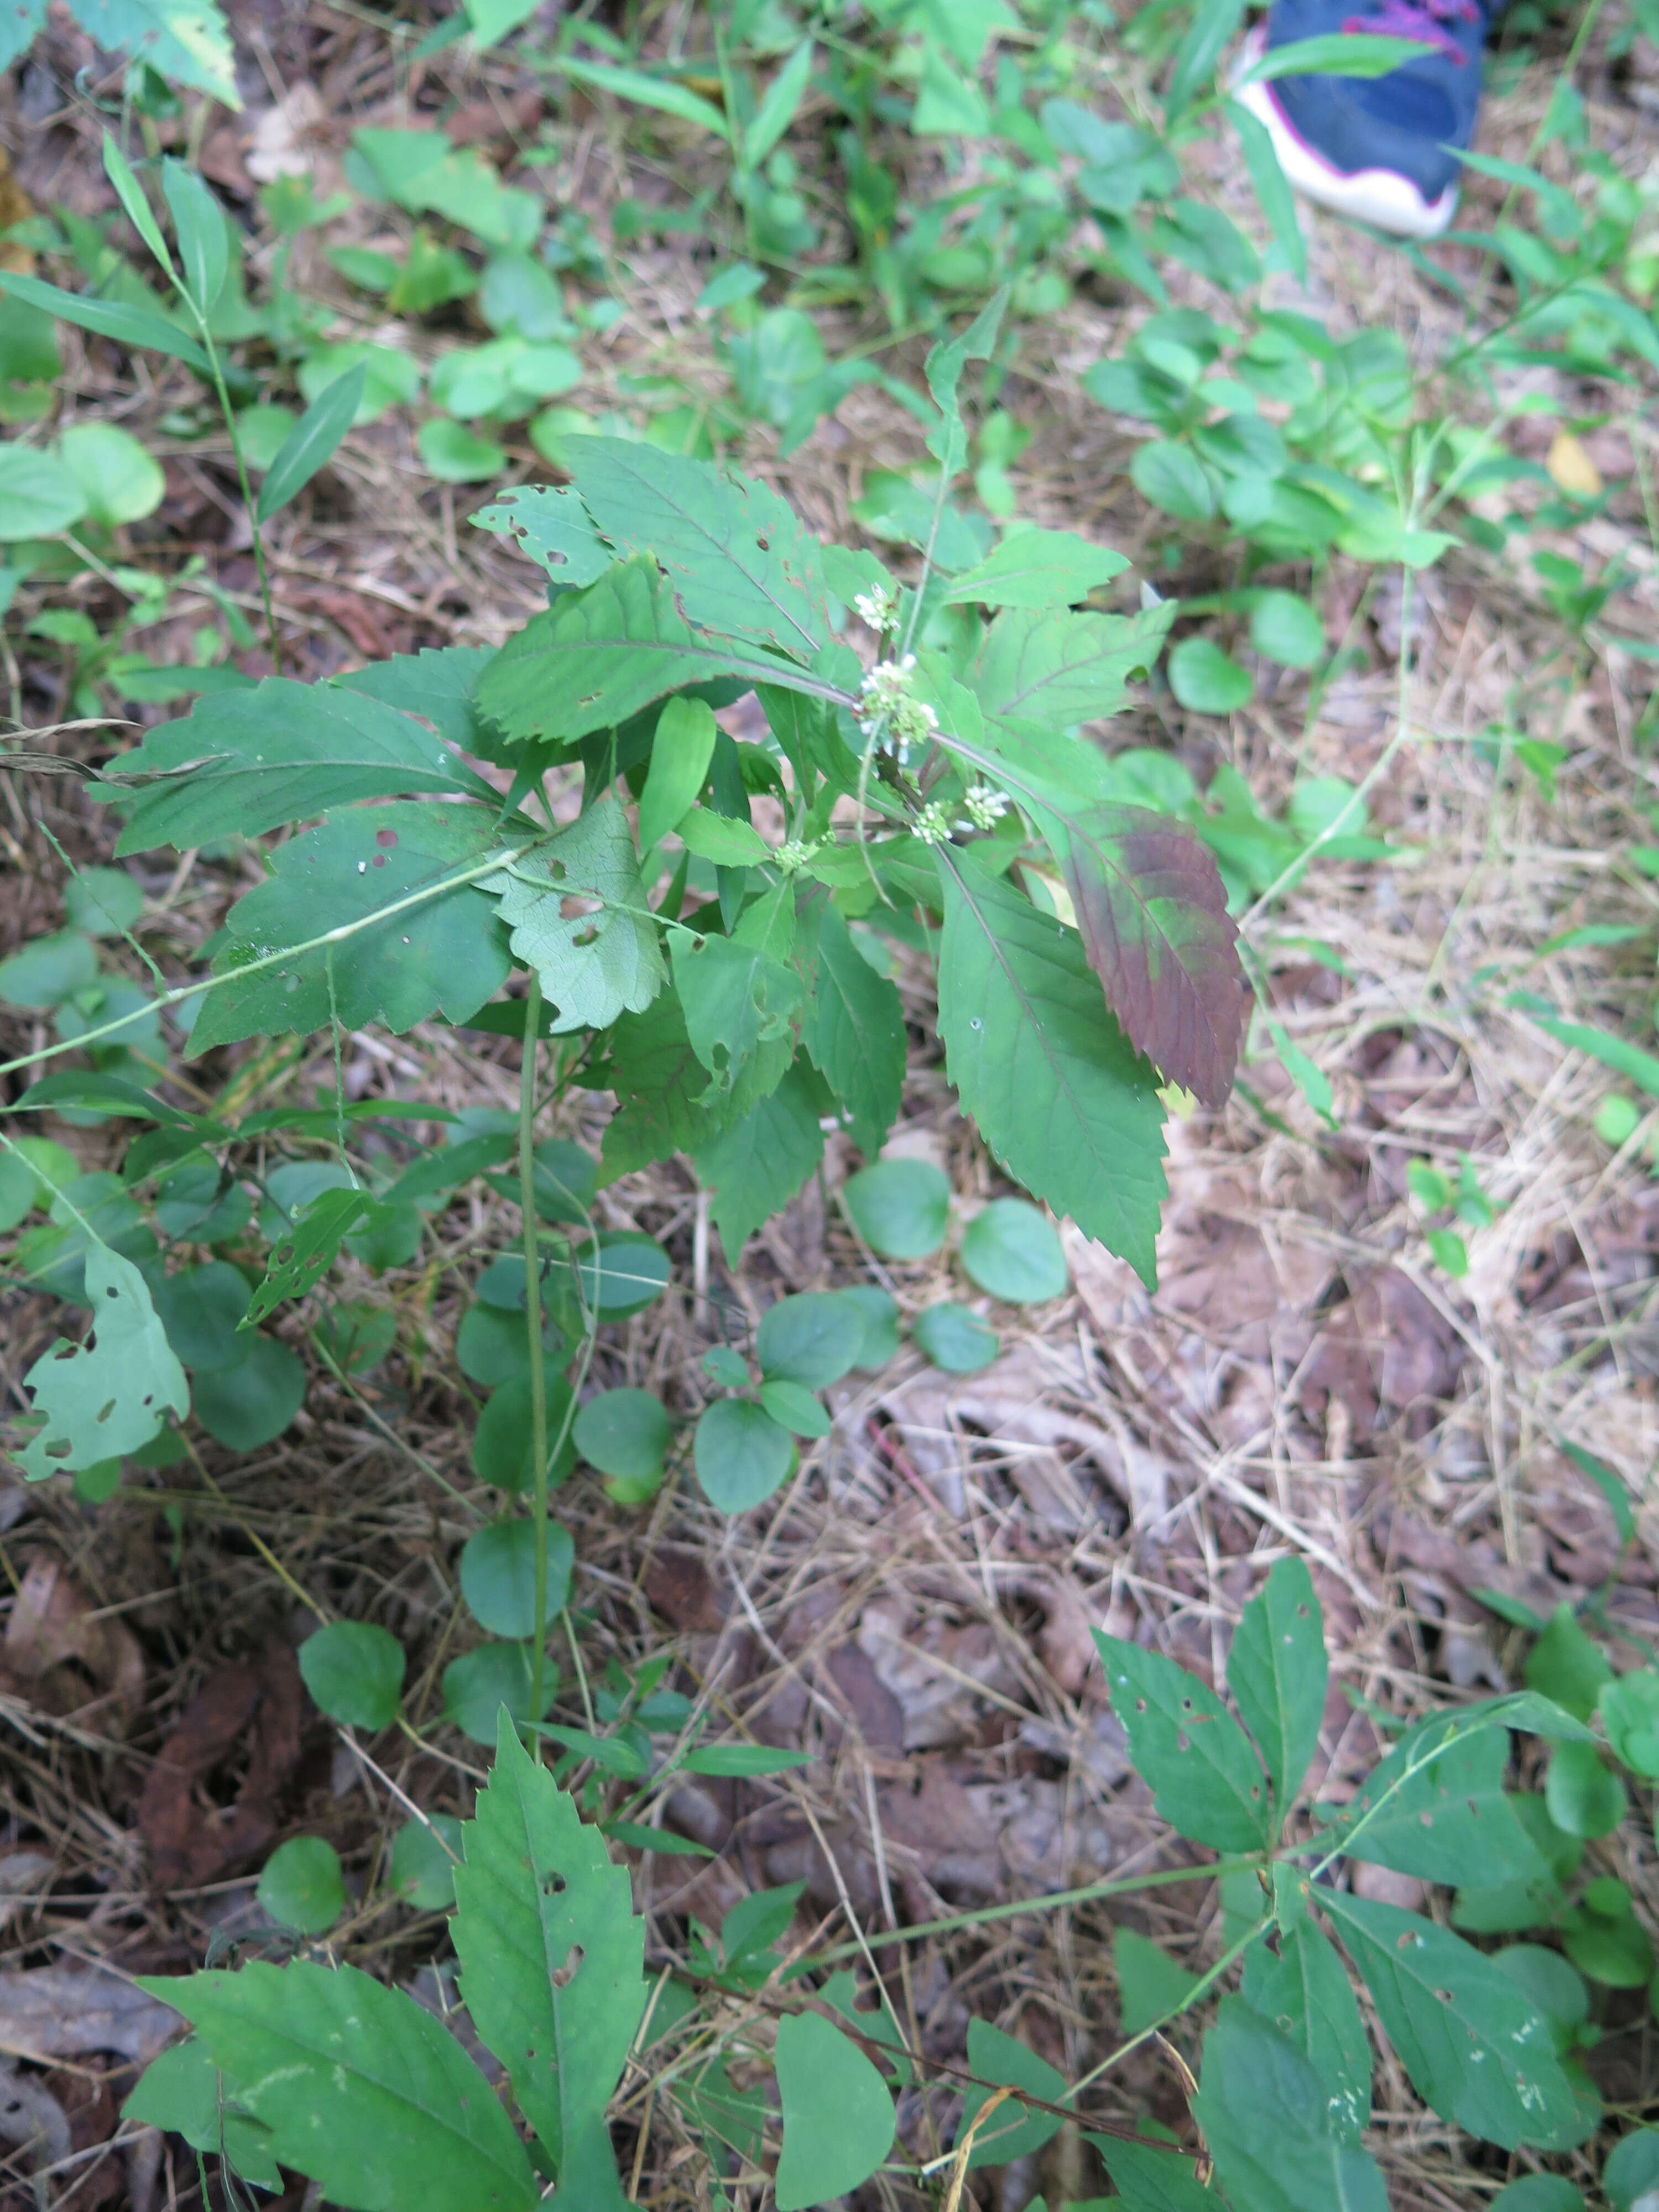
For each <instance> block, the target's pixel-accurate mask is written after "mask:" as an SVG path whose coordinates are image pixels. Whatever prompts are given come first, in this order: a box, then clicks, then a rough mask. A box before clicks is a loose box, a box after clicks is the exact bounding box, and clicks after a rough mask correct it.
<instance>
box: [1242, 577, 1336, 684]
mask: <svg viewBox="0 0 1659 2212" xmlns="http://www.w3.org/2000/svg"><path fill="white" fill-rule="evenodd" d="M1250 643H1251V644H1252V645H1253V646H1254V647H1255V649H1256V651H1257V652H1258V653H1260V654H1261V658H1262V659H1264V660H1276V661H1277V662H1278V663H1279V666H1280V667H1281V668H1311V667H1312V666H1313V665H1314V663H1315V662H1316V660H1317V659H1319V658H1320V656H1321V654H1322V653H1323V652H1324V650H1325V626H1324V624H1323V623H1322V622H1321V621H1320V619H1319V616H1318V614H1317V612H1316V610H1315V609H1314V608H1313V607H1312V606H1311V605H1310V603H1309V602H1308V601H1307V600H1306V599H1301V598H1298V596H1297V593H1296V592H1263V593H1262V594H1261V598H1260V599H1258V600H1257V601H1256V603H1255V606H1254V607H1253V608H1252V609H1251V610H1250Z"/></svg>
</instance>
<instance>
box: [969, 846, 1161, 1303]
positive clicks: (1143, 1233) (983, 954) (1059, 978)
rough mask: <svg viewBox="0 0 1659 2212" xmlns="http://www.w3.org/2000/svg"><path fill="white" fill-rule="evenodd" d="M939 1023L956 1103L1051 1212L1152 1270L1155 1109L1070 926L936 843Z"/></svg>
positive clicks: (1143, 1074) (1148, 1077)
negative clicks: (941, 920) (940, 929)
mask: <svg viewBox="0 0 1659 2212" xmlns="http://www.w3.org/2000/svg"><path fill="white" fill-rule="evenodd" d="M940 857H941V860H942V861H943V863H944V865H943V866H942V868H941V880H942V882H943V884H944V895H945V931H944V936H943V939H942V941H941V945H940V948H939V1030H940V1032H941V1034H942V1035H943V1036H944V1039H945V1064H946V1069H947V1072H948V1073H949V1075H950V1078H951V1082H952V1083H953V1084H955V1085H956V1087H957V1091H959V1092H960V1094H961V1097H962V1101H963V1105H964V1107H965V1108H966V1109H967V1110H968V1111H969V1113H970V1114H971V1115H973V1117H974V1119H975V1121H976V1122H977V1123H978V1125H979V1128H980V1132H981V1135H982V1136H983V1137H984V1139H985V1140H986V1142H987V1144H988V1145H989V1146H990V1147H991V1150H992V1152H994V1153H995V1155H996V1157H997V1158H998V1159H1000V1161H1001V1162H1002V1163H1003V1164H1004V1165H1005V1166H1006V1168H1008V1169H1009V1170H1010V1171H1011V1172H1012V1174H1013V1175H1014V1176H1017V1177H1018V1180H1019V1181H1020V1182H1023V1183H1024V1186H1025V1188H1027V1189H1028V1190H1029V1191H1030V1192H1031V1193H1033V1194H1034V1195H1035V1196H1036V1197H1039V1198H1043V1199H1046V1200H1048V1203H1049V1205H1050V1206H1053V1208H1054V1212H1056V1213H1062V1214H1070V1215H1071V1217H1072V1218H1073V1220H1074V1221H1075V1222H1076V1223H1077V1225H1078V1226H1079V1229H1081V1230H1082V1231H1083V1232H1084V1234H1085V1236H1089V1237H1095V1238H1096V1239H1097V1241H1098V1242H1099V1243H1103V1244H1104V1245H1105V1246H1106V1248H1107V1249H1108V1250H1109V1251H1111V1252H1115V1253H1116V1254H1117V1255H1119V1256H1120V1257H1121V1258H1122V1259H1126V1260H1127V1261H1129V1262H1130V1264H1131V1265H1132V1266H1133V1267H1134V1269H1135V1271H1136V1273H1138V1274H1139V1276H1140V1277H1141V1279H1142V1280H1143V1281H1145V1282H1146V1284H1147V1285H1149V1286H1150V1285H1152V1284H1153V1283H1154V1282H1155V1281H1156V1279H1157V1261H1156V1257H1155V1250H1154V1247H1155V1243H1156V1239H1157V1236H1158V1209H1159V1206H1160V1205H1161V1203H1162V1201H1163V1200H1164V1196H1165V1194H1166V1189H1167V1186H1166V1185H1165V1182H1164V1170H1163V1158H1164V1143H1163V1118H1164V1117H1163V1109H1162V1108H1161V1106H1160V1105H1159V1103H1158V1095H1157V1087H1156V1084H1155V1082H1154V1079H1153V1078H1152V1073H1151V1071H1150V1070H1149V1069H1148V1068H1147V1067H1146V1064H1145V1063H1144V1062H1143V1061H1141V1060H1139V1059H1137V1057H1136V1056H1135V1054H1133V1052H1132V1051H1131V1049H1130V1048H1129V1046H1128V1044H1127V1042H1125V1040H1124V1039H1123V1037H1122V1036H1121V1032H1120V1031H1119V1030H1118V1029H1117V1027H1116V1024H1115V1023H1114V1022H1113V1020H1112V1018H1111V1016H1110V1015H1109V1013H1108V1012H1107V1011H1106V1006H1105V1002H1104V1000H1103V997H1102V995H1101V989H1100V985H1099V983H1098V981H1097V980H1096V978H1095V977H1094V975H1092V974H1091V972H1090V969H1089V966H1088V963H1087V962H1086V960H1085V957H1084V952H1083V947H1082V944H1081V942H1080V940H1079V938H1078V935H1077V933H1076V932H1075V931H1074V930H1070V929H1066V928H1065V927H1063V926H1062V925H1061V924H1060V922H1058V921H1054V919H1053V918H1052V917H1051V916H1050V915H1043V914H1039V913H1038V912H1037V910H1036V908H1035V907H1033V906H1032V905H1031V903H1030V901H1029V900H1027V899H1024V898H1022V897H1021V896H1020V895H1019V894H1018V892H1017V891H1015V890H1012V889H1011V888H1010V886H1009V885H1008V884H1006V883H1004V882H1002V881H1000V879H998V878H996V877H994V876H992V875H990V874H989V873H987V872H986V871H985V870H984V869H983V868H982V867H981V866H980V865H979V863H978V862H977V861H975V860H974V859H973V857H972V856H971V854H969V853H968V852H966V851H963V850H962V849H960V848H957V849H951V848H941V855H940Z"/></svg>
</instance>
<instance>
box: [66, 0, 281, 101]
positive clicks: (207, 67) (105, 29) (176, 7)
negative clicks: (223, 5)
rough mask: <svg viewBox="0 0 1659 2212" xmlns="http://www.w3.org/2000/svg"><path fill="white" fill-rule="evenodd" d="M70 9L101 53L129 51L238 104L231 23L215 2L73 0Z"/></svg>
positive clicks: (163, 72)
mask: <svg viewBox="0 0 1659 2212" xmlns="http://www.w3.org/2000/svg"><path fill="white" fill-rule="evenodd" d="M71 12H72V13H73V15H74V16H75V20H76V22H77V23H79V25H80V26H81V28H82V30H83V31H84V32H85V33H87V35H88V38H89V39H90V40H92V42H93V44H94V46H97V47H99V48H100V50H101V51H102V52H105V53H118V54H131V56H132V58H134V60H136V61H144V62H148V63H149V65H150V67H151V68H152V69H153V70H155V73H156V75H157V76H163V77H167V78H168V79H169V80H170V81H171V82H173V83H174V84H187V85H190V86H191V87H192V88H194V89H195V90H196V91H197V92H205V93H210V94H212V96H213V98H214V99H215V100H219V101H221V102H222V104H223V105H224V106H226V107H235V108H240V106H241V104H242V103H241V100H240V97H239V96H238V94H237V90H236V58H235V54H234V51H233V49H232V46H231V41H230V26H229V24H228V22H227V21H226V20H225V16H224V14H223V11H222V9H220V8H218V7H217V6H216V4H215V0H75V4H74V7H73V9H72V11H71Z"/></svg>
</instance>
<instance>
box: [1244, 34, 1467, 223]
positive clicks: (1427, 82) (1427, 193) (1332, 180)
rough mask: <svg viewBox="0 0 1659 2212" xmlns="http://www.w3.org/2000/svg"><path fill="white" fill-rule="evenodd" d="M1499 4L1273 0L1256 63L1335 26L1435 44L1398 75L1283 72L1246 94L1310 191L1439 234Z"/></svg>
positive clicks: (1362, 214) (1344, 211)
mask: <svg viewBox="0 0 1659 2212" xmlns="http://www.w3.org/2000/svg"><path fill="white" fill-rule="evenodd" d="M1494 13H1496V8H1495V7H1493V8H1492V9H1490V10H1489V9H1487V8H1486V6H1483V5H1482V0H1273V5H1272V7H1271V8H1270V9H1269V10H1268V13H1267V20H1266V21H1265V23H1263V24H1261V25H1260V26H1259V27H1257V29H1256V30H1255V33H1253V34H1252V36H1251V39H1250V40H1249V44H1248V45H1247V46H1246V49H1245V55H1246V60H1247V62H1248V61H1254V60H1255V59H1258V58H1260V56H1261V54H1263V53H1264V52H1271V51H1272V49H1273V47H1275V46H1290V45H1291V44H1293V43H1294V42H1295V41H1297V40H1301V39H1316V38H1325V37H1329V36H1330V34H1331V33H1333V32H1337V33H1353V32H1367V33H1372V34H1373V35H1377V34H1380V35H1382V36H1383V37H1387V38H1395V39H1413V40H1417V41H1418V42H1419V44H1421V45H1425V46H1432V47H1433V48H1434V52H1432V53H1431V54H1425V55H1423V56H1421V57H1419V59H1418V60H1416V61H1414V62H1409V63H1407V65H1406V67H1405V68H1404V69H1399V70H1393V71H1392V72H1391V73H1390V74H1389V76H1378V77H1340V76H1281V77H1273V78H1270V79H1268V81H1267V82H1266V83H1262V84H1250V85H1244V86H1243V87H1241V88H1239V89H1238V90H1237V94H1236V95H1235V96H1236V97H1237V99H1239V100H1242V101H1243V104H1244V105H1245V106H1247V107H1248V108H1249V110H1250V112H1251V113H1252V114H1253V115H1255V116H1256V117H1258V118H1260V120H1261V122H1262V123H1264V124H1265V125H1267V130H1268V132H1269V133H1270V135H1271V136H1272V138H1273V147H1274V149H1275V151H1276V152H1277V153H1278V155H1279V167H1281V168H1282V169H1283V170H1284V172H1285V175H1286V177H1287V178H1289V179H1290V181H1291V184H1292V185H1295V187H1296V189H1297V191H1299V192H1302V193H1304V194H1305V195H1306V197H1308V198H1309V199H1310V200H1317V201H1318V202H1319V204H1320V205H1321V206H1322V207H1328V208H1334V209H1335V210H1336V211H1337V213H1338V214H1339V215H1346V216H1353V217H1354V218H1355V219H1357V220H1358V222H1368V223H1370V224H1373V225H1374V226H1375V227H1376V229H1378V230H1387V231H1392V232H1394V233H1395V234H1396V235H1397V236H1400V237H1402V238H1436V237H1437V236H1438V235H1439V234H1440V233H1441V232H1442V231H1443V230H1444V229H1445V228H1446V227H1447V225H1448V224H1449V222H1450V221H1451V219H1452V216H1453V214H1454V213H1455V210H1456V207H1457V186H1458V180H1459V177H1460V175H1461V173H1462V165H1461V164H1460V162H1459V161H1458V159H1457V153H1458V151H1459V150H1461V149H1462V148H1464V147H1467V146H1468V144H1469V143H1470V142H1471V141H1472V140H1473V138H1474V125H1475V117H1476V115H1477V113H1478V112H1479V109H1480V73H1481V72H1480V62H1481V51H1482V49H1483V48H1484V46H1485V45H1486V32H1487V29H1488V27H1489V24H1490V21H1491V16H1492V14H1494Z"/></svg>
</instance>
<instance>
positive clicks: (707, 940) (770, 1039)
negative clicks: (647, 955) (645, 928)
mask: <svg viewBox="0 0 1659 2212" xmlns="http://www.w3.org/2000/svg"><path fill="white" fill-rule="evenodd" d="M670 957H671V960H672V962H673V967H674V984H675V988H676V989H677V990H678V993H679V997H680V1005H681V1006H682V1008H683V1009H684V1015H685V1027H686V1034H687V1036H689V1037H690V1040H691V1045H692V1049H693V1050H694V1051H695V1052H696V1055H697V1057H698V1059H699V1060H701V1061H702V1064H703V1066H704V1067H705V1068H707V1069H708V1075H709V1081H708V1084H707V1085H705V1086H704V1093H703V1096H704V1097H705V1098H707V1099H708V1101H709V1103H714V1104H715V1105H718V1106H721V1107H723V1108H725V1109H726V1111H727V1112H729V1113H730V1114H732V1115H737V1114H746V1113H748V1112H750V1110H751V1109H753V1108H754V1107H755V1106H756V1105H757V1104H758V1103H759V1102H760V1101H761V1100H762V1099H763V1098H765V1097H770V1095H771V1093H772V1092H773V1091H775V1090H776V1088H777V1086H778V1085H779V1084H780V1083H781V1081H782V1079H783V1076H784V1072H785V1070H786V1069H787V1067H788V1066H789V1063H790V1061H791V1060H793V1057H794V1051H795V1041H794V1034H793V1030H792V1028H791V1026H790V1025H791V1023H792V1021H793V1018H794V1015H795V1012H796V1010H797V1009H798V1007H799V1005H800V999H801V982H800V978H799V975H797V974H796V973H795V971H794V969H793V968H786V967H784V966H783V965H782V964H781V962H779V961H776V960H774V959H771V958H770V957H769V956H768V955H767V954H766V953H764V952H763V951H760V950H759V949H758V948H757V946H754V945H739V944H737V943H735V942H734V941H733V940H732V939H731V938H726V937H692V936H690V935H688V934H687V933H685V932H684V930H677V931H676V932H675V933H674V938H673V942H672V945H671V949H670Z"/></svg>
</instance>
